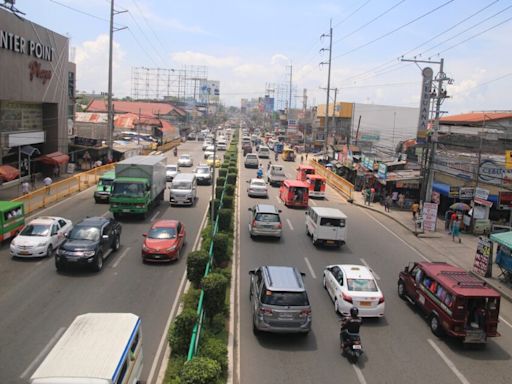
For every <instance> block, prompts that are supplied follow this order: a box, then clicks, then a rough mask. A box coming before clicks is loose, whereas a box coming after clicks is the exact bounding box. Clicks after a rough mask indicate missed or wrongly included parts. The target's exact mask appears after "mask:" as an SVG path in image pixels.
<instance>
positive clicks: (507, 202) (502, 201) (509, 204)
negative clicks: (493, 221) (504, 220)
mask: <svg viewBox="0 0 512 384" xmlns="http://www.w3.org/2000/svg"><path fill="white" fill-rule="evenodd" d="M498 205H499V209H512V192H508V191H507V192H505V191H501V192H499V200H498Z"/></svg>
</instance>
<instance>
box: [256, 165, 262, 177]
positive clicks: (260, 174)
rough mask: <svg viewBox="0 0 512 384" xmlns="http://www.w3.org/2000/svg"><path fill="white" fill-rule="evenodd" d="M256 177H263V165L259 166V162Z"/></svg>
mask: <svg viewBox="0 0 512 384" xmlns="http://www.w3.org/2000/svg"><path fill="white" fill-rule="evenodd" d="M256 177H257V178H258V179H261V178H262V177H263V167H262V166H261V164H260V166H259V167H258V172H257V173H256Z"/></svg>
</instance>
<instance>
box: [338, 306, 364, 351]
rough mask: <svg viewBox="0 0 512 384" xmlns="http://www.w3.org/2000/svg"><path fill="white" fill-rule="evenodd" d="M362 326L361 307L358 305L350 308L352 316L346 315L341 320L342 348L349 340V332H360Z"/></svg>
mask: <svg viewBox="0 0 512 384" xmlns="http://www.w3.org/2000/svg"><path fill="white" fill-rule="evenodd" d="M360 326H361V318H360V317H359V309H357V307H352V308H350V317H349V316H347V317H344V318H343V319H342V320H341V329H340V342H341V348H343V347H344V345H345V342H346V341H347V340H349V337H350V335H349V334H359V327H360Z"/></svg>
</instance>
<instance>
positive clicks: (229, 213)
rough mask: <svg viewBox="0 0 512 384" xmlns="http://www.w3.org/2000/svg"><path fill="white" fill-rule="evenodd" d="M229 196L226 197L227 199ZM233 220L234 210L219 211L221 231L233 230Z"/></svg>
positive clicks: (222, 209) (223, 209)
mask: <svg viewBox="0 0 512 384" xmlns="http://www.w3.org/2000/svg"><path fill="white" fill-rule="evenodd" d="M226 197H228V196H224V198H226ZM232 218H233V210H232V209H229V208H221V209H220V210H219V231H221V232H227V231H229V230H230V229H231V221H232Z"/></svg>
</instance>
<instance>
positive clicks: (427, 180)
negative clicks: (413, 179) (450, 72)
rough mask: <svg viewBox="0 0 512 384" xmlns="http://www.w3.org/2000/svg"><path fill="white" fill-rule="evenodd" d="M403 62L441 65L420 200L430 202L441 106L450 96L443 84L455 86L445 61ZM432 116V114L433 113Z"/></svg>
mask: <svg viewBox="0 0 512 384" xmlns="http://www.w3.org/2000/svg"><path fill="white" fill-rule="evenodd" d="M401 61H408V62H413V63H416V64H417V63H426V64H439V72H438V73H437V75H436V78H435V79H434V80H435V81H434V82H433V83H432V87H433V88H437V89H436V90H433V91H432V92H431V98H432V99H435V111H434V116H433V117H434V121H433V123H434V124H433V128H432V135H431V136H430V140H428V142H427V146H428V147H429V148H428V154H427V155H426V156H425V170H424V174H423V180H422V186H421V196H420V199H421V201H422V202H430V201H431V200H432V183H433V179H434V171H433V169H432V167H433V164H434V162H435V155H436V151H437V140H438V131H439V118H440V117H441V113H443V112H442V111H441V105H442V103H443V101H444V100H445V99H447V98H449V96H447V93H446V89H445V88H443V83H444V82H445V81H447V82H448V84H453V79H450V78H448V77H447V76H446V73H444V59H441V60H440V61H431V60H415V59H414V60H408V59H401ZM431 115H432V113H431Z"/></svg>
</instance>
